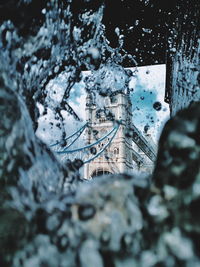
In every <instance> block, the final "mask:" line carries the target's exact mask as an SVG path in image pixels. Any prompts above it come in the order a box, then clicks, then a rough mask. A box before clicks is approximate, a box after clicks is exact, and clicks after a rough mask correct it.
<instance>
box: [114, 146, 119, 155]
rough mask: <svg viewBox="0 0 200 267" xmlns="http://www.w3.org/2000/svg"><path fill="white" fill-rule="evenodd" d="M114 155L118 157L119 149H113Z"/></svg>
mask: <svg viewBox="0 0 200 267" xmlns="http://www.w3.org/2000/svg"><path fill="white" fill-rule="evenodd" d="M113 153H114V155H118V154H119V148H118V147H115V148H114V150H113Z"/></svg>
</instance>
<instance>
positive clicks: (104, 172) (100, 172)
mask: <svg viewBox="0 0 200 267" xmlns="http://www.w3.org/2000/svg"><path fill="white" fill-rule="evenodd" d="M108 174H112V172H110V171H109V170H108V169H107V168H106V169H104V168H97V169H95V170H94V171H93V172H92V174H91V177H92V178H94V177H98V176H101V175H108Z"/></svg>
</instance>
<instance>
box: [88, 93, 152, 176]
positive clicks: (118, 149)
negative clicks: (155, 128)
mask: <svg viewBox="0 0 200 267" xmlns="http://www.w3.org/2000/svg"><path fill="white" fill-rule="evenodd" d="M104 106H105V109H98V108H97V106H96V104H95V103H94V102H93V99H92V96H91V95H89V94H88V96H87V99H86V120H87V122H88V123H89V128H88V129H87V132H86V143H87V144H92V143H94V142H95V141H96V140H99V139H100V138H102V137H103V136H105V135H106V134H107V133H108V132H109V131H111V130H112V129H113V127H114V126H115V124H116V121H118V122H120V126H119V129H118V131H117V133H116V136H115V137H114V138H113V140H112V142H111V144H110V145H109V147H107V148H106V150H105V151H104V152H103V153H102V154H101V155H100V156H99V157H97V158H96V159H94V160H93V161H92V162H90V163H88V164H85V169H84V177H85V178H91V177H94V176H99V175H102V174H109V173H132V172H133V170H140V171H144V172H152V170H153V162H152V161H151V160H150V159H149V158H148V157H147V156H146V154H145V153H144V152H143V150H141V149H140V148H139V147H138V146H137V145H136V143H134V142H133V137H132V132H131V128H132V127H134V126H133V123H132V103H131V99H130V96H129V95H128V94H125V93H123V92H120V93H118V94H116V95H114V96H113V97H111V98H110V97H108V96H106V97H104ZM142 138H143V139H142V141H144V137H142ZM108 139H109V138H108ZM147 139H149V141H150V136H148V135H146V140H145V143H147V142H148V141H147ZM140 141H141V140H140ZM140 143H141V142H140ZM151 144H153V141H152V140H151ZM99 145H102V146H103V145H104V144H99ZM140 147H141V146H140Z"/></svg>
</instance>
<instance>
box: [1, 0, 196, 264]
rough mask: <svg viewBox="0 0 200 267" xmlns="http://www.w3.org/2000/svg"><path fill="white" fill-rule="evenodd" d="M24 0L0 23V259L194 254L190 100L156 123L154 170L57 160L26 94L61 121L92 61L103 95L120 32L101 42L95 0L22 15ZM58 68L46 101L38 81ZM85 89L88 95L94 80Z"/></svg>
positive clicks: (70, 260)
mask: <svg viewBox="0 0 200 267" xmlns="http://www.w3.org/2000/svg"><path fill="white" fill-rule="evenodd" d="M32 3H33V1H31V0H29V1H28V0H26V1H25V0H24V1H20V2H19V3H18V4H16V3H15V1H9V4H10V8H13V9H14V11H15V12H19V15H20V16H22V18H21V22H20V21H12V18H9V16H8V18H7V20H6V21H5V22H4V23H3V24H2V25H1V27H0V35H1V37H0V38H1V39H0V48H1V52H0V60H1V63H2V65H1V75H2V77H3V78H4V82H3V81H1V84H0V102H1V107H0V110H1V116H2V117H1V118H2V119H1V121H0V125H1V129H0V137H1V139H0V156H1V157H0V167H1V169H0V185H1V195H0V204H1V205H0V212H1V222H0V247H1V251H0V265H1V266H13V267H18V266H20V267H21V266H24V267H29V266H52V267H59V266H63V267H68V266H69V267H73V266H76V267H77V266H81V267H86V266H87V267H93V266H97V267H102V266H117V267H121V266H124V267H133V266H145V267H150V266H156V265H157V266H168V267H175V266H195V267H197V266H199V265H200V264H199V261H200V259H199V258H200V256H199V238H200V228H199V213H198V208H199V201H200V198H199V196H200V191H199V189H200V173H199V158H200V154H199V153H200V147H199V144H200V143H199V121H200V108H199V103H198V104H196V105H195V104H194V105H193V106H191V107H190V109H188V110H185V111H183V112H182V113H180V114H178V115H177V117H175V118H174V119H172V120H171V121H170V122H169V123H168V124H167V125H166V127H165V129H164V131H163V134H162V136H161V140H160V148H159V153H158V159H157V165H156V169H155V172H154V174H153V177H141V176H137V175H133V176H126V175H120V176H116V175H111V176H107V177H101V178H100V179H94V180H93V181H82V180H80V177H79V175H78V170H79V168H80V167H81V165H82V162H81V161H77V160H76V161H74V162H68V164H66V166H65V167H64V166H61V165H60V164H59V163H58V161H57V159H56V158H55V157H54V155H53V154H52V152H51V151H49V149H48V148H47V147H46V146H45V145H44V144H42V143H41V141H39V140H38V139H37V138H36V137H35V134H34V129H36V128H37V116H38V111H37V106H36V103H37V102H40V103H41V104H42V105H43V108H44V113H45V112H46V109H47V108H48V107H49V108H51V109H52V110H53V111H54V112H55V116H57V118H58V120H59V121H60V122H61V124H62V120H63V118H62V114H61V110H62V109H64V108H65V109H66V110H67V111H68V112H70V113H71V114H72V115H73V116H74V118H76V119H77V120H78V119H79V117H78V116H77V115H76V114H75V113H74V111H73V109H72V108H71V107H70V106H69V104H68V98H69V97H70V89H71V88H72V86H73V84H74V83H76V81H79V80H80V79H81V77H80V70H81V67H85V68H91V69H93V73H94V77H95V78H94V81H95V84H96V83H97V85H99V84H98V83H99V82H98V81H99V79H100V76H101V75H103V72H104V71H106V72H107V74H108V77H107V78H106V79H105V83H102V84H104V85H105V84H108V86H109V87H108V88H109V90H108V95H110V94H111V92H110V88H111V86H116V89H117V90H124V89H125V86H126V84H127V82H128V80H129V78H128V77H129V75H130V73H126V72H125V71H124V72H123V69H122V68H121V67H119V66H117V64H119V63H120V62H121V60H122V59H123V58H122V57H121V56H120V49H121V48H122V46H123V36H122V35H121V33H120V29H116V33H117V35H118V36H119V48H117V49H116V50H113V49H111V48H109V46H108V43H107V42H106V40H105V38H104V27H103V26H102V24H101V23H100V22H101V18H102V14H103V7H102V5H101V3H100V4H99V5H90V4H91V2H90V1H82V4H83V6H82V5H81V6H80V7H78V8H77V7H76V5H74V3H75V4H77V2H76V1H70V0H69V1H56V0H54V1H51V2H50V3H48V5H47V6H45V3H46V2H45V1H44V2H43V3H44V6H43V4H42V7H41V6H40V5H39V6H37V4H36V7H38V10H37V12H38V14H37V15H36V14H35V13H34V12H35V11H34V10H33V17H30V18H31V23H30V21H29V20H28V19H27V17H29V16H30V14H29V13H28V10H29V9H28V10H24V8H25V7H26V8H29V7H31V6H30V5H31V4H32ZM146 4H148V1H146ZM22 11H23V12H22ZM25 11H27V12H25ZM31 11H32V10H31ZM29 12H30V10H29ZM37 12H36V13H37ZM41 14H42V15H41ZM34 15H35V16H36V17H35V18H34ZM38 16H39V17H38ZM26 23H27V25H26ZM147 30H148V29H146V30H145V31H147ZM106 53H107V54H108V56H107V57H106V56H105V54H106ZM107 58H109V59H110V60H109V61H107ZM113 69H114V72H115V71H116V73H119V72H118V71H120V73H121V75H117V77H116V75H115V73H114V72H113ZM63 71H65V72H66V90H65V91H64V92H63V96H62V99H59V101H56V99H54V98H53V97H51V96H52V93H53V92H51V87H48V86H47V87H46V85H48V84H49V83H50V81H51V80H52V79H54V78H55V77H57V76H59V74H60V73H62V72H63ZM93 89H94V90H95V94H96V95H98V92H99V93H100V92H101V90H102V88H101V84H100V85H99V86H98V88H96V89H95V88H93ZM88 90H89V89H88ZM101 97H103V96H102V94H101ZM156 106H158V105H156ZM28 111H29V113H30V115H29V113H28ZM30 116H31V117H30ZM32 122H33V125H34V128H33V125H32ZM60 127H61V128H62V125H61V126H60ZM63 137H64V131H63ZM180 139H181V142H179V141H178V140H180ZM151 180H152V184H150V181H151Z"/></svg>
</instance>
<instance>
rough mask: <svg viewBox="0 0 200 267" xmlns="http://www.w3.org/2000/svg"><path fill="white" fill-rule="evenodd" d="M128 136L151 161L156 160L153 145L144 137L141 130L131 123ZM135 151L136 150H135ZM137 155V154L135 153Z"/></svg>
mask: <svg viewBox="0 0 200 267" xmlns="http://www.w3.org/2000/svg"><path fill="white" fill-rule="evenodd" d="M129 131H130V133H129V135H130V137H131V138H132V140H133V142H134V143H135V144H136V145H137V146H138V147H139V148H140V149H141V150H142V151H143V152H144V153H145V155H146V156H147V157H148V158H149V159H150V160H151V161H153V162H155V160H156V150H155V149H154V147H153V146H152V145H151V144H150V143H149V141H147V140H146V139H145V137H144V136H143V135H142V134H141V132H140V131H139V130H138V129H137V128H136V126H135V125H134V124H132V126H131V128H130V130H129ZM136 153H137V152H136ZM136 156H137V155H136Z"/></svg>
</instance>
